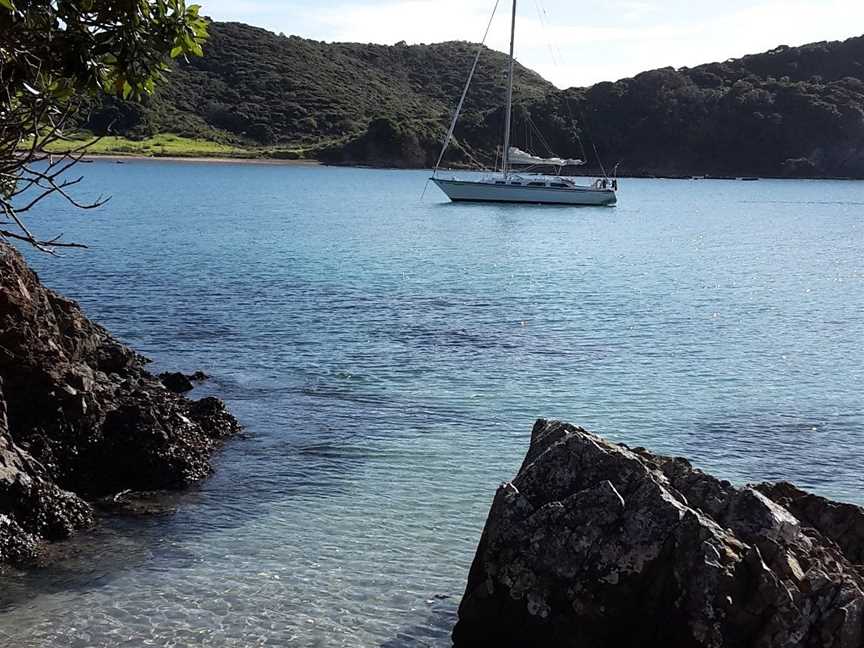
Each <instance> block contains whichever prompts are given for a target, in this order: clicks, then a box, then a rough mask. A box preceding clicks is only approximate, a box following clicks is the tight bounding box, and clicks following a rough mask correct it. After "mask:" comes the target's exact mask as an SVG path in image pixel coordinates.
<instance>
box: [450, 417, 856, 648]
mask: <svg viewBox="0 0 864 648" xmlns="http://www.w3.org/2000/svg"><path fill="white" fill-rule="evenodd" d="M787 506H788V508H787ZM861 513H862V510H861V509H860V508H858V507H852V506H849V505H835V504H834V503H831V502H827V500H822V499H821V498H814V496H809V495H807V494H806V493H803V492H802V491H798V490H797V489H793V488H792V487H789V486H788V485H776V486H770V485H763V486H760V487H758V488H736V487H734V486H733V485H731V484H730V483H729V482H725V481H721V480H718V479H716V478H714V477H712V476H710V475H707V474H705V473H703V472H701V471H699V470H696V469H694V468H693V467H692V466H691V465H690V464H689V462H687V461H686V460H685V459H673V458H669V457H662V456H658V455H653V454H651V453H650V452H648V451H646V450H643V449H636V450H629V449H627V448H626V447H624V446H619V445H615V444H612V443H609V442H607V441H604V440H603V439H601V438H599V437H597V436H594V435H592V434H590V433H588V432H586V431H585V430H583V429H581V428H577V427H573V426H570V425H566V424H562V423H558V422H546V421H543V420H540V421H538V422H537V424H536V425H535V427H534V431H533V435H532V440H531V446H530V448H529V450H528V453H527V456H526V459H525V462H524V463H523V465H522V467H521V468H520V470H519V473H518V475H517V476H516V478H515V479H514V480H513V482H512V483H508V484H505V485H503V486H502V487H501V488H499V490H498V493H497V495H496V496H495V499H494V501H493V504H492V509H491V511H490V513H489V518H488V520H487V523H486V528H485V530H484V532H483V536H482V538H481V541H480V545H479V547H478V549H477V555H476V557H475V559H474V563H473V565H472V567H471V571H470V574H469V577H468V585H467V588H466V591H465V596H464V598H463V600H462V604H461V605H460V608H459V621H458V623H457V625H456V627H455V629H454V633H453V640H454V645H455V646H457V647H463V646H492V645H494V646H501V647H516V646H519V647H523V646H524V647H528V646H544V647H545V648H556V647H559V646H561V647H568V648H569V647H572V648H577V647H578V648H613V647H614V648H629V647H634V648H635V647H636V646H638V647H640V648H645V647H654V646H656V647H658V648H660V647H662V648H679V647H680V648H697V647H698V648H702V647H704V648H733V647H734V648H738V647H746V646H752V647H754V648H755V647H759V648H775V647H776V648H780V647H781V646H782V647H787V646H788V647H790V648H791V647H792V646H801V647H804V648H817V647H818V648H861V647H862V646H864V568H862V567H861V566H860V564H859V563H860V551H861V543H860V539H859V538H860V536H858V535H856V534H857V533H858V531H854V532H850V527H851V528H858V529H859V531H860V527H858V526H857V525H859V524H860V520H861ZM841 520H845V522H843V521H841Z"/></svg>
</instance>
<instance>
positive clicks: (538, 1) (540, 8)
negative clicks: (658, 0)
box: [534, 0, 609, 179]
mask: <svg viewBox="0 0 864 648" xmlns="http://www.w3.org/2000/svg"><path fill="white" fill-rule="evenodd" d="M534 6H535V8H536V9H537V16H538V17H539V19H540V26H541V28H542V30H543V35H544V36H545V38H546V46H547V47H548V48H549V53H550V54H551V55H552V63H553V64H554V65H555V67H556V68H558V69H560V68H561V66H560V64H559V61H561V60H563V57H562V56H561V51H560V50H559V49H558V46H557V45H554V44H553V43H552V41H551V39H550V38H549V34H548V31H547V28H546V24H547V21H548V19H549V13H548V12H547V11H546V7H545V6H544V5H543V0H534ZM544 17H545V19H544ZM556 53H557V54H558V56H557V58H556V56H555V54H556ZM561 96H562V97H563V99H564V107H565V108H566V109H567V116H568V117H570V123H571V124H573V125H574V132H573V134H574V135H575V136H576V141H578V142H579V148H580V149H582V159H583V160H585V161H586V162H587V161H588V156H587V155H586V153H585V144H584V143H583V142H582V137H581V136H580V135H579V132H578V130H576V128H575V126H576V124H578V123H580V121H581V123H583V124H587V123H588V120H587V119H585V114H584V113H583V112H582V111H581V110H580V111H579V113H580V115H581V117H582V119H581V120H579V121H577V120H576V118H575V117H574V116H573V108H572V106H571V105H570V97H569V95H568V93H567V90H566V89H565V90H562V91H561ZM546 146H547V148H548V144H547V145H546ZM591 147H592V148H593V149H594V156H595V157H596V158H597V163H598V164H599V165H600V171H601V172H602V173H603V177H604V178H607V179H608V177H609V176H608V175H607V174H606V169H605V168H604V166H603V161H602V160H601V159H600V154H599V153H598V152H597V145H596V144H595V142H594V139H593V138H591ZM550 152H551V149H550Z"/></svg>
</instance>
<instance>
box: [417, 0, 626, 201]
mask: <svg viewBox="0 0 864 648" xmlns="http://www.w3.org/2000/svg"><path fill="white" fill-rule="evenodd" d="M495 6H496V8H497V6H498V5H497V3H496V5H495ZM494 15H495V11H494V10H493V12H492V17H494ZM491 24H492V18H490V19H489V25H487V27H486V34H485V35H484V36H483V41H482V43H485V41H486V36H488V34H489V27H490V26H491ZM515 40H516V0H513V11H512V17H511V23H510V58H509V69H508V74H507V103H506V106H505V107H506V115H505V127H504V147H503V149H502V150H503V152H504V154H503V160H502V165H501V172H500V173H492V174H488V175H485V176H479V177H478V176H477V175H471V176H467V177H461V178H460V177H458V176H456V175H451V176H450V177H446V178H445V177H440V176H439V168H440V166H441V161H442V160H443V159H444V153H445V152H446V151H447V147H448V146H449V145H450V142H451V140H452V139H453V131H454V130H455V128H456V122H457V120H458V119H459V114H460V113H461V111H462V106H463V105H464V103H465V96H466V95H467V94H468V88H469V87H470V85H471V80H472V78H473V77H474V72H475V71H476V69H477V62H478V61H479V60H480V54H481V53H482V50H483V45H482V43H481V46H480V47H479V48H478V49H477V55H476V56H475V58H474V65H473V66H472V68H471V72H470V74H469V75H468V81H467V82H466V83H465V89H464V90H463V92H462V98H461V99H460V100H459V105H458V106H457V108H456V113H455V114H454V115H453V121H452V122H451V124H450V130H449V131H448V133H447V137H446V138H445V140H444V146H443V148H442V149H441V154H440V155H439V156H438V162H437V164H436V165H435V170H434V171H433V173H432V178H430V179H431V180H432V182H434V183H435V184H436V185H437V186H438V188H439V189H441V191H443V192H444V193H445V194H447V197H448V198H449V199H450V200H452V201H454V202H460V201H471V202H507V203H533V204H543V205H585V206H611V205H615V204H616V202H617V195H616V192H617V190H618V180H617V179H610V178H600V179H598V180H595V181H593V182H591V183H590V184H587V185H581V184H577V183H576V182H575V181H574V180H573V179H571V178H570V177H568V176H562V175H560V174H561V173H562V171H563V170H564V168H565V167H569V166H581V165H583V164H585V163H584V162H583V161H582V160H576V159H562V158H558V157H548V158H544V157H538V156H535V155H532V154H530V153H526V152H525V151H521V150H520V149H518V148H516V147H512V146H510V130H511V123H512V112H513V65H514V57H513V52H514V46H515ZM514 166H526V167H533V166H542V167H553V168H554V169H555V171H556V173H555V174H553V175H543V174H535V173H529V172H527V171H526V172H513V167H514Z"/></svg>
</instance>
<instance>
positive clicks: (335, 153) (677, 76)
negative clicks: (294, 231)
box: [84, 23, 864, 178]
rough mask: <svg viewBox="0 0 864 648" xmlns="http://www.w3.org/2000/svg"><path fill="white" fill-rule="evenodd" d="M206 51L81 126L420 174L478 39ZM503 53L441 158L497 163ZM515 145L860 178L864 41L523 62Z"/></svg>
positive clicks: (649, 161)
mask: <svg viewBox="0 0 864 648" xmlns="http://www.w3.org/2000/svg"><path fill="white" fill-rule="evenodd" d="M211 34H212V36H211V39H210V41H209V42H208V43H207V46H206V48H205V56H204V57H202V58H200V59H194V60H191V61H189V62H183V63H180V64H178V65H176V67H175V69H174V70H173V71H172V72H171V74H170V76H169V82H168V83H167V84H165V85H164V87H163V88H162V89H160V90H159V91H158V92H157V94H156V95H155V96H153V97H151V98H150V99H149V100H147V102H146V103H144V104H139V103H129V102H122V101H117V100H114V99H107V98H106V99H105V100H104V101H102V102H101V104H97V105H94V106H92V110H91V112H90V114H89V118H88V119H87V121H86V123H85V124H84V126H85V127H86V128H87V129H89V130H92V131H93V132H95V133H97V134H101V133H105V132H108V131H109V130H110V131H113V132H115V133H117V134H121V135H124V136H126V137H129V138H133V139H134V138H144V137H148V136H151V135H154V134H157V133H174V134H178V135H183V136H187V137H197V138H204V139H210V140H214V141H219V142H229V143H237V144H242V145H244V146H247V147H248V146H253V147H256V150H260V151H261V154H262V155H274V156H284V157H314V158H318V159H322V160H325V161H329V162H334V163H356V164H374V165H393V166H429V165H431V164H432V163H434V160H435V158H436V157H437V153H438V150H439V148H440V142H441V140H442V137H443V133H444V132H445V131H446V127H447V124H448V122H449V119H450V116H451V114H452V110H453V107H454V106H455V104H456V102H457V101H458V98H459V95H460V93H461V90H462V86H463V84H464V81H465V78H466V76H467V73H468V70H469V69H470V66H471V62H472V58H473V54H474V52H475V51H476V47H477V46H476V45H474V44H471V43H465V42H450V43H440V44H436V45H410V46H409V45H405V44H404V43H400V44H397V45H394V46H384V45H366V44H356V43H323V42H318V41H312V40H306V39H302V38H298V37H296V36H290V37H286V36H282V35H276V34H273V33H271V32H268V31H266V30H263V29H258V28H255V27H249V26H247V25H241V24H237V23H213V24H212V25H211ZM505 82H506V57H505V56H504V55H503V54H501V53H499V52H494V51H492V50H488V49H487V50H485V51H484V53H483V56H481V59H480V66H479V68H478V71H477V75H476V77H475V81H474V83H473V84H472V86H471V91H470V92H469V94H468V98H467V101H466V105H465V110H464V113H463V117H462V118H461V119H460V123H459V126H458V128H457V131H456V142H455V143H454V145H453V147H452V150H451V151H449V152H448V155H447V158H446V160H447V163H449V164H452V165H467V164H474V163H476V162H477V161H478V160H479V161H481V162H483V163H485V164H488V165H492V164H494V162H495V159H496V154H497V151H498V146H499V141H500V138H501V132H502V128H503V110H502V108H501V105H502V103H503V97H504V87H505ZM515 98H516V102H517V105H516V106H515V110H514V132H515V135H516V140H515V144H516V145H518V146H520V147H523V148H526V149H529V150H531V151H532V152H535V153H538V154H546V153H548V152H549V151H550V150H554V152H555V153H557V154H559V155H562V156H569V157H583V158H585V159H588V161H589V166H591V167H593V168H595V169H596V168H598V167H599V166H600V165H599V162H600V160H602V161H603V162H605V163H606V167H607V168H611V167H613V166H614V165H616V164H620V167H619V170H620V172H621V173H622V174H628V173H629V174H649V175H650V174H655V175H676V174H700V175H701V174H714V175H770V176H799V177H800V176H804V177H807V176H843V177H859V178H860V177H864V37H861V38H852V39H849V40H847V41H844V42H831V43H814V44H811V45H805V46H803V47H785V46H783V47H778V48H776V49H774V50H772V51H770V52H766V53H764V54H756V55H752V56H746V57H744V58H741V59H735V60H729V61H725V62H722V63H710V64H707V65H701V66H699V67H695V68H682V69H678V70H676V69H673V68H663V69H659V70H652V71H649V72H644V73H642V74H639V75H637V76H635V77H633V78H628V79H621V80H619V81H616V82H614V83H599V84H596V85H594V86H591V87H589V88H571V89H568V90H563V91H562V90H557V89H556V88H554V87H553V86H552V85H551V84H550V83H548V82H546V81H545V80H543V79H542V78H541V77H540V76H539V75H537V74H535V73H534V72H531V71H530V70H528V69H526V68H524V67H522V66H517V76H516V92H515Z"/></svg>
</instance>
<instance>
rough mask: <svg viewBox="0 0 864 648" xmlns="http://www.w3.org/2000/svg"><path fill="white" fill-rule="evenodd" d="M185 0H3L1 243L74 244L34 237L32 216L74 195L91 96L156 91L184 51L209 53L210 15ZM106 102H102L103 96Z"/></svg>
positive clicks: (127, 96)
mask: <svg viewBox="0 0 864 648" xmlns="http://www.w3.org/2000/svg"><path fill="white" fill-rule="evenodd" d="M198 9H199V7H198V5H189V6H186V4H185V2H184V0H158V1H157V2H133V3H120V4H117V3H114V2H110V1H108V0H78V1H72V2H59V1H57V0H0V87H2V89H3V91H2V93H0V240H2V239H13V240H23V241H25V242H27V243H29V244H31V245H33V246H35V247H37V248H39V249H41V250H43V251H51V249H52V248H54V247H58V246H64V245H74V244H69V243H64V242H61V241H59V240H58V239H57V238H51V239H48V238H43V237H40V236H37V235H34V234H33V233H32V231H31V229H30V228H29V227H28V226H27V224H26V222H25V221H26V214H27V213H28V212H29V211H30V210H31V209H32V208H34V207H35V206H36V205H38V204H39V203H40V202H42V200H44V199H45V198H47V197H48V196H52V195H56V196H61V197H63V198H65V199H67V200H68V201H70V202H71V203H72V204H74V205H76V206H78V207H82V208H87V207H95V206H98V205H99V204H101V203H102V201H101V200H97V201H96V202H94V203H90V204H83V203H79V202H77V201H75V199H74V198H73V197H72V196H71V195H70V193H69V190H70V188H71V187H72V186H73V185H75V184H77V183H78V182H79V181H80V178H79V179H72V178H70V177H69V176H68V175H67V173H66V172H67V171H68V170H69V169H70V168H71V167H72V166H74V165H75V163H76V162H78V161H79V160H80V159H81V157H82V156H83V155H84V153H86V151H87V147H88V144H89V142H87V141H84V142H80V141H75V140H70V139H69V138H68V136H67V127H70V128H74V127H75V126H77V125H78V123H79V122H76V121H75V120H76V117H77V116H78V115H79V114H80V111H81V109H82V106H83V105H86V104H87V101H88V98H90V99H91V100H92V98H93V97H97V98H98V97H108V96H117V97H121V98H123V99H127V100H128V99H135V98H136V97H141V96H144V95H146V94H149V93H152V92H153V90H154V89H155V87H156V83H157V82H158V81H160V80H162V79H163V78H164V73H165V72H166V71H167V70H169V69H170V68H169V64H168V61H169V60H170V59H172V58H176V57H178V56H184V57H185V56H196V55H200V54H202V53H203V51H202V49H201V46H202V44H203V42H204V40H205V39H206V36H207V22H206V21H205V20H204V19H203V18H202V17H200V16H199V15H198ZM97 100H98V99H97Z"/></svg>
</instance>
